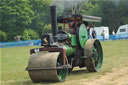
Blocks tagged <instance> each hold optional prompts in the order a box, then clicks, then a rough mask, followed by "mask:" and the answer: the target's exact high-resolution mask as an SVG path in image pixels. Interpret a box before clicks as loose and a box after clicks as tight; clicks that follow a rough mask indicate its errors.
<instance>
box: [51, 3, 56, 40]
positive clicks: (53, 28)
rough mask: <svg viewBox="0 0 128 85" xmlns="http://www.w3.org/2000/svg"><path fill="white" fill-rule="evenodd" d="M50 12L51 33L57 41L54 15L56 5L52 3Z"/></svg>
mask: <svg viewBox="0 0 128 85" xmlns="http://www.w3.org/2000/svg"><path fill="white" fill-rule="evenodd" d="M50 13H51V25H52V34H53V39H54V42H57V37H56V33H57V16H56V6H55V5H52V6H50Z"/></svg>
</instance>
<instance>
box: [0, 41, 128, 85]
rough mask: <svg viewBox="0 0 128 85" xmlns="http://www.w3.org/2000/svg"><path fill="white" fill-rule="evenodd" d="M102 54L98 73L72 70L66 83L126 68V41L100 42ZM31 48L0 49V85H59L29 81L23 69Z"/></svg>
mask: <svg viewBox="0 0 128 85" xmlns="http://www.w3.org/2000/svg"><path fill="white" fill-rule="evenodd" d="M102 46H103V52H104V62H103V66H102V69H101V71H100V72H98V73H89V72H88V71H87V70H86V68H82V69H79V68H74V70H73V72H72V73H70V74H69V75H68V76H67V79H66V81H72V80H79V79H83V78H88V77H94V76H95V77H98V76H99V75H104V73H106V72H111V71H112V68H121V67H124V66H128V40H115V41H106V42H102ZM35 47H36V46H32V47H15V48H2V49H0V51H1V55H0V62H1V63H0V65H1V68H0V71H1V73H2V74H0V76H1V81H2V85H43V84H44V85H45V84H50V85H51V84H52V85H56V84H57V85H59V84H62V85H63V84H65V82H66V81H65V82H59V83H48V82H45V83H38V84H34V83H32V81H31V80H30V78H29V76H28V73H27V71H25V68H26V67H27V64H28V59H29V56H30V54H29V53H30V52H29V50H30V49H31V48H35Z"/></svg>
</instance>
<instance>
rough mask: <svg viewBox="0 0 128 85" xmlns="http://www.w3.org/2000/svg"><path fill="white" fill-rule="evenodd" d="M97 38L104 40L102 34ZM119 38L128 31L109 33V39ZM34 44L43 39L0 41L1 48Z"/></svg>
mask: <svg viewBox="0 0 128 85" xmlns="http://www.w3.org/2000/svg"><path fill="white" fill-rule="evenodd" d="M97 39H99V40H102V36H101V35H99V36H97ZM119 39H128V33H125V34H117V35H109V39H108V40H119ZM32 45H41V40H25V41H18V42H0V48H5V47H18V46H32Z"/></svg>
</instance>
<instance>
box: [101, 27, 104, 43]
mask: <svg viewBox="0 0 128 85" xmlns="http://www.w3.org/2000/svg"><path fill="white" fill-rule="evenodd" d="M101 35H102V37H103V41H104V30H103V32H102V33H101Z"/></svg>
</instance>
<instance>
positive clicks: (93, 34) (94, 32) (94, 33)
mask: <svg viewBox="0 0 128 85" xmlns="http://www.w3.org/2000/svg"><path fill="white" fill-rule="evenodd" d="M92 38H93V39H96V31H95V29H94V28H93V30H92Z"/></svg>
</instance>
